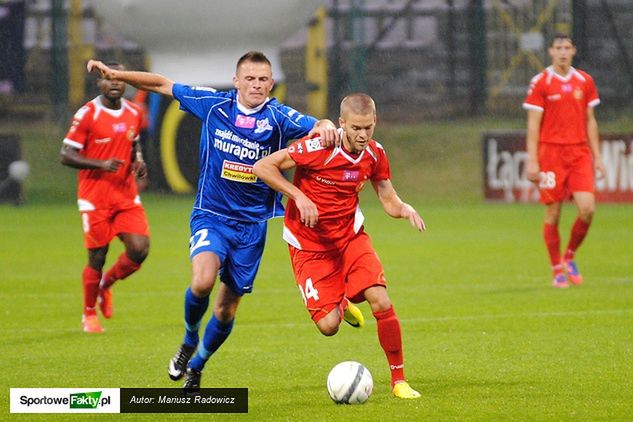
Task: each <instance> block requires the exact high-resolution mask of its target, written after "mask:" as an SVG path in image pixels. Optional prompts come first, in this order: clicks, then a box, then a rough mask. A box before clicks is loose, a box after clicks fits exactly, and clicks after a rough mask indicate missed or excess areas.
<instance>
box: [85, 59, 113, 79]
mask: <svg viewBox="0 0 633 422" xmlns="http://www.w3.org/2000/svg"><path fill="white" fill-rule="evenodd" d="M86 69H88V72H92V71H94V70H96V71H97V72H99V75H101V77H102V78H105V79H114V69H110V68H109V67H108V66H106V65H105V64H103V62H101V61H99V60H92V59H90V60H88V64H87V65H86Z"/></svg>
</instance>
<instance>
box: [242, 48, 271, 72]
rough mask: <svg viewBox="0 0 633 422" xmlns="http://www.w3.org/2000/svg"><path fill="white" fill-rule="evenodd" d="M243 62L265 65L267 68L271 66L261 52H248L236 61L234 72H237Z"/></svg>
mask: <svg viewBox="0 0 633 422" xmlns="http://www.w3.org/2000/svg"><path fill="white" fill-rule="evenodd" d="M244 62H253V63H266V64H267V65H268V66H270V67H272V65H271V64H270V60H268V57H266V55H265V54H264V53H262V52H261V51H249V52H248V53H246V54H244V55H243V56H242V57H240V59H239V60H238V61H237V66H235V72H237V70H238V69H239V68H240V66H241V65H242V63H244Z"/></svg>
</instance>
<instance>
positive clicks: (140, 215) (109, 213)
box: [81, 204, 149, 249]
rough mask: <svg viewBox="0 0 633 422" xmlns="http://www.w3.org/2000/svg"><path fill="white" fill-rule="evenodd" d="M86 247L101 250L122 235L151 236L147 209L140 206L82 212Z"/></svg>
mask: <svg viewBox="0 0 633 422" xmlns="http://www.w3.org/2000/svg"><path fill="white" fill-rule="evenodd" d="M81 223H82V227H83V231H84V245H85V246H86V248H88V249H93V248H101V247H103V246H105V245H107V244H108V243H110V241H111V240H112V239H113V238H114V236H116V235H118V234H120V233H134V234H140V235H143V236H149V224H148V223H147V217H146V216H145V209H143V207H142V206H141V205H139V204H134V205H132V206H129V207H126V208H121V209H97V210H92V211H82V212H81Z"/></svg>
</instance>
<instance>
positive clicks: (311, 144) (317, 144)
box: [306, 138, 323, 152]
mask: <svg viewBox="0 0 633 422" xmlns="http://www.w3.org/2000/svg"><path fill="white" fill-rule="evenodd" d="M306 149H307V150H308V152H313V151H318V150H320V149H323V145H321V139H319V138H315V139H308V140H307V141H306Z"/></svg>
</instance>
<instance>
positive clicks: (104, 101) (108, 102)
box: [99, 94, 121, 110]
mask: <svg viewBox="0 0 633 422" xmlns="http://www.w3.org/2000/svg"><path fill="white" fill-rule="evenodd" d="M99 101H101V105H102V106H104V107H105V108H109V109H111V110H119V109H120V108H121V98H120V97H119V98H109V97H106V96H105V95H103V94H102V95H100V96H99Z"/></svg>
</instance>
